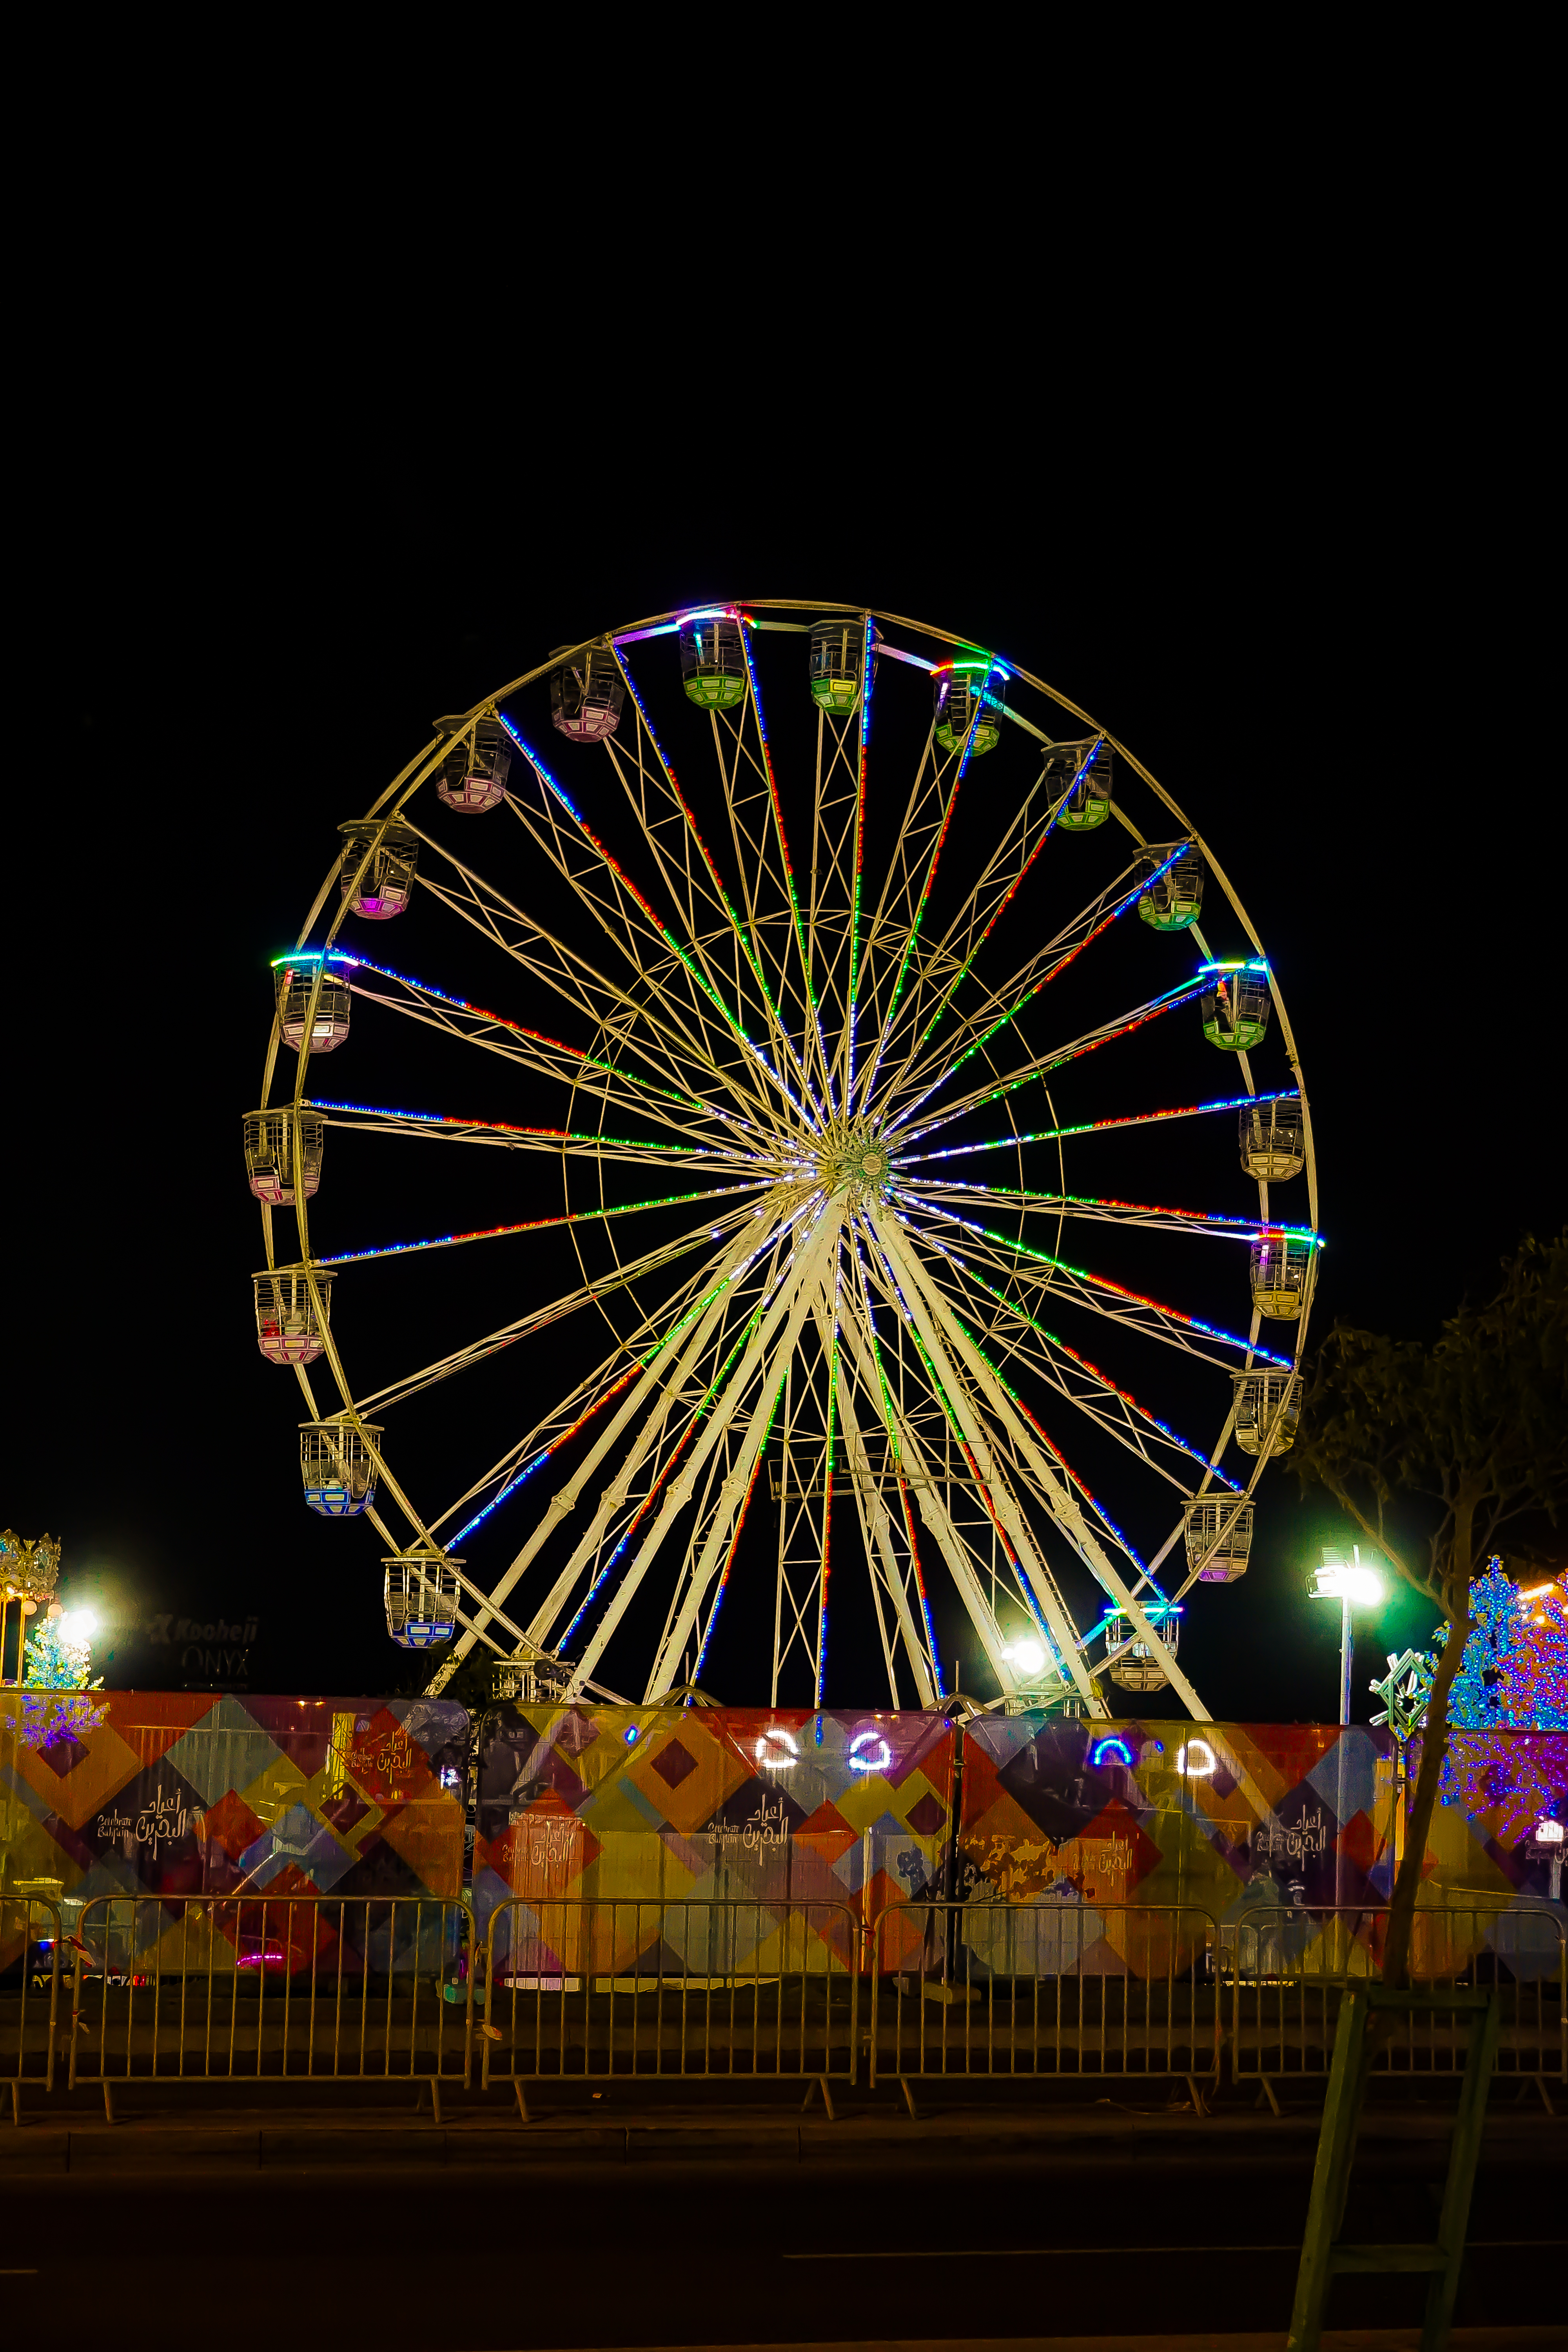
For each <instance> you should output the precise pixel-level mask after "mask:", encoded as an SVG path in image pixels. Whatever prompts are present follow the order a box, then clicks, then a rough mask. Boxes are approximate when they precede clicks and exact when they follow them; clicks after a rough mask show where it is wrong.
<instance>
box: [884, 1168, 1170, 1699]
mask: <svg viewBox="0 0 1568 2352" xmlns="http://www.w3.org/2000/svg"><path fill="white" fill-rule="evenodd" d="M869 1222H870V1223H871V1225H872V1228H873V1230H874V1231H875V1232H876V1234H877V1236H878V1239H879V1242H880V1243H881V1244H882V1246H883V1249H884V1252H885V1253H887V1254H888V1255H890V1256H892V1257H893V1259H894V1260H895V1262H897V1263H899V1264H900V1265H902V1267H903V1270H904V1272H905V1274H906V1275H907V1276H908V1279H909V1283H910V1302H911V1306H913V1305H914V1303H915V1301H916V1300H917V1299H923V1302H924V1305H925V1308H926V1312H927V1314H928V1315H929V1316H930V1318H931V1338H935V1337H936V1336H937V1335H938V1332H939V1330H940V1334H941V1337H942V1339H946V1340H947V1341H948V1342H949V1343H950V1344H951V1345H952V1348H953V1349H954V1350H955V1352H956V1354H957V1356H958V1357H959V1359H960V1360H961V1361H962V1362H963V1366H964V1369H965V1370H966V1371H967V1372H968V1373H969V1375H970V1377H971V1378H972V1379H973V1381H974V1383H975V1386H976V1388H977V1389H978V1391H979V1392H980V1394H981V1395H982V1396H983V1397H984V1399H985V1401H986V1402H987V1403H988V1404H989V1405H990V1408H991V1410H992V1412H994V1415H995V1417H996V1419H997V1421H998V1422H999V1423H1001V1425H1002V1427H1003V1428H1004V1429H1005V1431H1006V1433H1007V1434H1008V1436H1009V1437H1010V1438H1011V1439H1012V1441H1013V1443H1014V1444H1015V1445H1016V1447H1017V1448H1018V1449H1019V1451H1020V1452H1021V1453H1022V1454H1024V1456H1025V1457H1026V1459H1027V1460H1028V1461H1029V1463H1030V1465H1031V1466H1032V1468H1033V1470H1034V1473H1035V1475H1036V1477H1037V1480H1038V1481H1039V1484H1040V1487H1041V1489H1042V1490H1043V1491H1042V1500H1044V1501H1045V1502H1046V1505H1047V1509H1048V1510H1049V1511H1050V1514H1051V1517H1052V1518H1053V1519H1054V1520H1055V1521H1056V1523H1057V1525H1058V1527H1059V1528H1061V1530H1062V1532H1063V1533H1064V1535H1066V1536H1067V1537H1068V1540H1069V1541H1070V1542H1071V1543H1072V1544H1073V1545H1074V1548H1075V1549H1076V1550H1077V1551H1078V1553H1079V1557H1080V1559H1082V1560H1083V1561H1084V1563H1085V1565H1086V1566H1087V1567H1088V1568H1089V1571H1090V1573H1091V1574H1092V1575H1093V1576H1094V1578H1095V1579H1096V1580H1097V1581H1098V1582H1099V1583H1100V1585H1101V1586H1102V1587H1103V1589H1104V1591H1106V1592H1108V1593H1109V1594H1110V1597H1111V1599H1112V1600H1113V1601H1115V1603H1116V1605H1117V1607H1118V1608H1119V1609H1121V1610H1123V1611H1124V1612H1125V1613H1126V1615H1127V1617H1128V1619H1129V1620H1130V1622H1131V1624H1132V1625H1133V1627H1134V1628H1135V1630H1136V1631H1137V1633H1138V1635H1139V1638H1140V1639H1141V1640H1142V1642H1144V1643H1147V1644H1148V1646H1149V1651H1150V1654H1151V1656H1152V1657H1155V1658H1157V1659H1158V1660H1159V1661H1160V1663H1161V1664H1162V1665H1163V1667H1164V1669H1165V1674H1166V1677H1167V1679H1168V1680H1169V1682H1170V1685H1171V1687H1172V1689H1173V1690H1174V1691H1175V1692H1176V1694H1177V1696H1179V1697H1180V1698H1181V1700H1182V1701H1183V1703H1184V1706H1186V1708H1187V1711H1188V1713H1189V1714H1191V1715H1192V1716H1194V1717H1195V1718H1196V1720H1197V1721H1199V1722H1201V1723H1206V1722H1207V1721H1208V1720H1209V1719H1210V1717H1209V1713H1208V1709H1207V1708H1206V1707H1205V1706H1204V1703H1203V1701H1202V1700H1201V1699H1200V1698H1199V1696H1198V1695H1197V1693H1196V1691H1195V1690H1194V1688H1193V1685H1192V1684H1191V1683H1190V1682H1189V1681H1188V1680H1187V1677H1186V1675H1184V1673H1183V1671H1182V1669H1181V1667H1180V1666H1179V1665H1178V1664H1177V1663H1176V1659H1175V1655H1174V1653H1173V1652H1172V1651H1171V1650H1169V1649H1167V1648H1166V1646H1165V1644H1164V1643H1163V1640H1162V1639H1161V1637H1160V1635H1159V1633H1157V1632H1156V1631H1155V1628H1154V1626H1153V1623H1152V1621H1151V1620H1150V1618H1149V1617H1148V1616H1147V1615H1146V1614H1145V1612H1144V1610H1143V1607H1142V1602H1141V1601H1138V1600H1137V1599H1136V1598H1135V1597H1134V1595H1133V1593H1132V1591H1131V1590H1130V1589H1129V1587H1128V1585H1127V1584H1126V1582H1125V1581H1124V1580H1123V1579H1122V1578H1121V1576H1119V1575H1118V1574H1117V1571H1116V1570H1115V1569H1114V1568H1113V1567H1112V1565H1111V1562H1110V1558H1109V1556H1108V1554H1107V1552H1106V1549H1105V1547H1104V1545H1103V1544H1102V1543H1101V1542H1100V1538H1099V1537H1098V1536H1097V1535H1096V1533H1095V1531H1094V1529H1093V1528H1091V1527H1090V1526H1089V1521H1088V1520H1087V1518H1086V1517H1084V1514H1083V1510H1082V1507H1081V1506H1080V1505H1079V1499H1078V1496H1077V1495H1076V1494H1075V1492H1074V1491H1073V1487H1072V1486H1071V1485H1069V1484H1065V1483H1064V1482H1063V1480H1062V1479H1061V1478H1060V1477H1059V1476H1058V1473H1057V1469H1056V1467H1055V1465H1053V1464H1052V1462H1051V1460H1050V1458H1049V1455H1048V1454H1047V1451H1046V1449H1045V1447H1044V1445H1042V1444H1041V1443H1040V1437H1039V1434H1037V1432H1036V1430H1034V1429H1032V1428H1031V1427H1030V1424H1029V1421H1028V1420H1027V1419H1026V1417H1025V1412H1024V1411H1023V1410H1021V1409H1020V1407H1019V1405H1018V1403H1017V1402H1016V1401H1015V1400H1014V1399H1013V1398H1012V1397H1011V1396H1010V1395H1009V1394H1008V1391H1007V1388H1006V1384H1005V1381H1003V1379H1002V1376H1001V1374H1000V1373H999V1372H998V1370H997V1369H996V1367H995V1366H994V1364H993V1363H992V1362H991V1360H990V1359H989V1357H988V1356H986V1354H985V1353H984V1349H982V1348H981V1347H980V1346H979V1344H978V1342H977V1341H976V1340H975V1339H973V1336H972V1335H971V1334H970V1333H969V1332H967V1331H966V1330H965V1329H964V1328H963V1324H962V1323H961V1322H960V1321H959V1319H958V1318H957V1316H956V1315H954V1313H953V1311H952V1307H951V1306H950V1305H949V1304H948V1303H947V1301H946V1300H945V1299H944V1298H943V1297H942V1294H941V1291H940V1290H939V1289H938V1288H937V1287H936V1286H935V1285H934V1284H933V1283H931V1282H930V1281H929V1277H928V1275H927V1270H926V1267H925V1265H924V1263H923V1261H922V1260H921V1256H920V1253H919V1252H918V1250H916V1249H914V1248H913V1247H911V1246H910V1244H909V1243H908V1240H907V1238H906V1236H905V1235H904V1234H903V1233H902V1232H901V1231H900V1228H899V1227H898V1226H897V1225H896V1224H895V1223H893V1221H892V1220H890V1219H888V1218H884V1217H880V1216H879V1215H878V1213H877V1212H876V1211H875V1210H873V1211H872V1212H871V1214H870V1219H869ZM915 1312H916V1314H917V1316H918V1314H919V1307H915ZM928 1344H929V1340H928ZM1135 1564H1138V1563H1135ZM1053 1630H1054V1628H1053ZM1068 1664H1070V1665H1071V1666H1073V1667H1074V1669H1075V1670H1076V1671H1075V1679H1077V1678H1078V1676H1080V1675H1082V1673H1083V1669H1082V1666H1081V1664H1080V1663H1079V1659H1078V1657H1077V1656H1076V1654H1075V1656H1074V1657H1072V1658H1071V1659H1069V1661H1068ZM1085 1679H1087V1677H1085ZM1096 1696H1097V1697H1098V1693H1097V1694H1096ZM1100 1708H1101V1709H1102V1710H1103V1708H1104V1701H1103V1700H1100Z"/></svg>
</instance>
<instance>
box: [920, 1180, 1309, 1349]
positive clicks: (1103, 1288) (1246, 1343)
mask: <svg viewBox="0 0 1568 2352" xmlns="http://www.w3.org/2000/svg"><path fill="white" fill-rule="evenodd" d="M908 1205H909V1204H908V1203H906V1204H905V1206H906V1207H907V1206H908ZM920 1206H921V1211H922V1213H924V1214H925V1215H927V1216H931V1217H935V1218H938V1219H940V1220H941V1221H942V1223H945V1224H950V1225H952V1226H955V1227H957V1228H958V1230H959V1231H960V1232H962V1233H963V1234H964V1235H965V1236H966V1237H967V1239H966V1244H965V1246H966V1249H967V1251H968V1252H969V1253H970V1254H972V1255H975V1256H977V1257H978V1258H979V1259H980V1261H981V1263H982V1264H983V1265H992V1266H994V1267H995V1268H996V1270H997V1271H998V1272H1000V1273H1001V1274H1003V1275H1005V1276H1007V1277H1008V1278H1009V1279H1010V1280H1012V1281H1015V1282H1021V1283H1027V1284H1030V1285H1032V1286H1036V1287H1037V1288H1039V1289H1041V1290H1044V1291H1048V1292H1050V1294H1051V1295H1052V1296H1053V1297H1056V1298H1058V1299H1065V1300H1070V1301H1071V1302H1072V1303H1073V1304H1074V1305H1075V1306H1080V1307H1089V1310H1090V1311H1091V1312H1092V1313H1095V1314H1098V1315H1103V1316H1106V1317H1108V1318H1110V1320H1111V1321H1112V1322H1118V1323H1125V1324H1126V1325H1128V1326H1129V1328H1131V1329H1134V1330H1137V1331H1141V1332H1142V1334H1143V1335H1144V1336H1145V1337H1146V1338H1149V1339H1162V1340H1163V1341H1164V1342H1165V1344H1166V1345H1167V1346H1169V1347H1175V1348H1180V1349H1182V1350H1183V1351H1184V1353H1185V1354H1187V1355H1195V1356H1199V1357H1202V1359H1203V1360H1204V1361H1205V1362H1206V1363H1211V1364H1219V1365H1221V1366H1222V1367H1224V1369H1226V1370H1229V1369H1230V1367H1229V1366H1228V1365H1226V1362H1225V1359H1224V1358H1223V1357H1221V1356H1213V1355H1210V1354H1209V1352H1208V1350H1207V1349H1205V1348H1203V1347H1201V1346H1199V1345H1198V1343H1197V1339H1196V1338H1194V1337H1193V1336H1190V1335H1194V1334H1198V1335H1202V1337H1204V1338H1206V1339H1217V1340H1219V1341H1221V1342H1222V1343H1223V1344H1224V1345H1225V1346H1226V1347H1227V1348H1235V1349H1238V1350H1239V1351H1240V1352H1241V1353H1242V1354H1243V1355H1244V1356H1245V1355H1247V1353H1248V1351H1250V1353H1251V1354H1252V1355H1256V1356H1261V1357H1262V1358H1263V1359H1264V1360H1265V1361H1267V1362H1268V1363H1270V1364H1277V1365H1279V1366H1280V1367H1282V1368H1283V1369H1284V1370H1286V1371H1289V1370H1291V1369H1292V1366H1293V1359H1292V1358H1290V1357H1289V1356H1279V1355H1276V1354H1274V1353H1273V1352H1272V1350H1270V1349H1268V1348H1264V1347H1260V1346H1259V1345H1258V1340H1257V1339H1256V1338H1247V1339H1243V1338H1242V1337H1241V1336H1240V1335H1239V1334H1238V1333H1237V1332H1234V1331H1226V1330H1223V1329H1222V1328H1220V1326H1219V1325H1218V1324H1215V1323H1206V1322H1205V1321H1204V1320H1203V1319H1202V1318H1201V1317H1199V1316H1196V1315H1187V1314H1184V1312H1183V1311H1182V1309H1181V1308H1180V1307H1171V1306H1167V1305H1166V1304H1165V1303H1164V1302H1163V1300H1161V1299H1158V1298H1151V1297H1148V1296H1147V1294H1146V1293H1144V1292H1142V1291H1138V1290H1130V1289H1128V1288H1127V1286H1125V1285H1124V1284H1122V1283H1120V1282H1113V1281H1112V1280H1111V1279H1110V1276H1109V1275H1102V1274H1092V1273H1090V1272H1089V1269H1088V1267H1086V1266H1079V1265H1068V1261H1067V1260H1066V1258H1060V1257H1055V1256H1053V1255H1051V1253H1050V1252H1049V1251H1048V1250H1038V1249H1034V1248H1032V1247H1031V1246H1030V1245H1029V1244H1027V1243H1026V1242H1021V1241H1019V1240H1017V1239H1016V1236H1015V1235H1013V1234H1002V1233H994V1232H993V1231H992V1230H991V1229H990V1227H988V1226H985V1225H978V1224H976V1223H973V1220H972V1219H971V1218H968V1217H961V1216H959V1215H958V1214H957V1213H955V1212H954V1211H952V1210H950V1209H940V1208H937V1207H936V1206H935V1205H934V1204H933V1203H931V1202H922V1203H921V1204H920ZM1112 1301H1114V1302H1115V1303H1114V1304H1111V1302H1112Z"/></svg>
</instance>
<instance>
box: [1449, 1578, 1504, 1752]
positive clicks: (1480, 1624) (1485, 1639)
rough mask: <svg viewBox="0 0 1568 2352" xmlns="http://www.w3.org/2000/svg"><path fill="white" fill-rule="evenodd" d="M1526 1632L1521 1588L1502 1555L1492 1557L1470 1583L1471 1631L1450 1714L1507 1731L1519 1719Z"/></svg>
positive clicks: (1467, 1724)
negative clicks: (1517, 1710)
mask: <svg viewBox="0 0 1568 2352" xmlns="http://www.w3.org/2000/svg"><path fill="white" fill-rule="evenodd" d="M1520 1632H1521V1629H1520V1622H1519V1587H1518V1586H1517V1585H1516V1584H1515V1583H1514V1581H1513V1580H1512V1578H1511V1577H1510V1576H1508V1575H1506V1574H1505V1573H1504V1571H1503V1566H1502V1562H1501V1561H1500V1560H1498V1559H1493V1560H1489V1561H1488V1563H1487V1571H1486V1574H1485V1575H1484V1576H1479V1577H1477V1579H1476V1580H1475V1582H1474V1583H1473V1584H1472V1585H1471V1587H1470V1632H1469V1634H1468V1638H1467V1640H1466V1643H1465V1648H1464V1654H1463V1655H1462V1656H1461V1658H1460V1660H1459V1671H1458V1674H1457V1675H1455V1676H1454V1687H1453V1689H1452V1691H1451V1692H1450V1694H1449V1697H1448V1714H1449V1717H1451V1719H1452V1720H1453V1721H1454V1722H1455V1723H1457V1724H1459V1725H1461V1726H1462V1727H1464V1729H1465V1730H1467V1731H1494V1730H1496V1731H1501V1730H1506V1729H1510V1728H1511V1727H1513V1726H1514V1725H1515V1724H1516V1723H1517V1721H1518V1719H1519V1718H1518V1717H1517V1716H1516V1715H1515V1714H1514V1712H1513V1702H1514V1699H1515V1698H1516V1696H1518V1685H1519V1681H1520V1667H1521V1655H1520V1650H1521V1641H1520ZM1443 1638H1444V1639H1447V1627H1446V1626H1445V1627H1444V1629H1443Z"/></svg>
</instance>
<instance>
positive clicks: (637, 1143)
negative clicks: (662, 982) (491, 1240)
mask: <svg viewBox="0 0 1568 2352" xmlns="http://www.w3.org/2000/svg"><path fill="white" fill-rule="evenodd" d="M304 1108H305V1109H307V1110H338V1111H352V1112H353V1113H355V1114H356V1115H357V1116H358V1117H359V1118H401V1119H406V1120H408V1121H409V1122H410V1123H411V1124H413V1125H414V1126H416V1127H455V1128H461V1129H463V1130H464V1132H465V1133H467V1132H468V1131H470V1130H471V1131H472V1132H473V1133H475V1134H477V1135H528V1136H535V1137H538V1138H539V1139H541V1140H542V1141H544V1142H547V1143H591V1144H594V1145H595V1146H596V1145H601V1144H606V1143H607V1144H613V1145H614V1146H615V1148H616V1150H619V1151H658V1152H661V1153H662V1154H664V1156H665V1157H666V1158H668V1159H674V1158H680V1159H683V1160H691V1159H700V1160H712V1159H719V1158H723V1157H727V1156H728V1155H726V1154H722V1153H718V1152H713V1151H705V1150H703V1149H702V1147H701V1146H700V1144H696V1143H659V1142H657V1141H653V1142H650V1141H649V1140H648V1139H647V1137H646V1136H635V1135H579V1134H577V1133H576V1132H575V1131H574V1129H571V1128H566V1127H513V1126H510V1125H509V1124H508V1122H507V1121H506V1120H504V1119H499V1118H457V1117H455V1116H454V1115H452V1114H451V1113H449V1112H447V1111H438V1110H392V1109H388V1108H386V1107H385V1106H384V1104H379V1103H350V1102H317V1101H314V1100H312V1101H310V1102H308V1103H306V1104H305V1106H304ZM746 1156H747V1157H749V1158H755V1157H756V1154H755V1153H750V1154H747V1155H746Z"/></svg>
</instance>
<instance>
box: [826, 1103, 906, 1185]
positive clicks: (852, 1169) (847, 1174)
mask: <svg viewBox="0 0 1568 2352" xmlns="http://www.w3.org/2000/svg"><path fill="white" fill-rule="evenodd" d="M891 1170H892V1156H891V1154H890V1153H889V1150H888V1147H887V1145H886V1143H884V1142H883V1141H882V1140H881V1139H880V1137H879V1135H878V1134H877V1132H876V1131H875V1129H873V1128H872V1127H870V1126H869V1125H868V1124H865V1123H863V1122H861V1121H859V1120H857V1121H855V1122H854V1123H853V1124H852V1125H840V1126H839V1127H837V1129H834V1130H831V1131H830V1132H829V1133H827V1134H826V1135H825V1136H824V1138H823V1139H822V1142H821V1144H820V1146H819V1147H818V1150H817V1155H816V1172H817V1177H818V1181H820V1182H821V1183H822V1184H823V1185H824V1187H825V1188H826V1190H827V1191H828V1192H847V1193H848V1195H849V1198H850V1200H851V1202H859V1201H863V1200H866V1199H867V1198H868V1197H869V1195H870V1194H872V1193H873V1192H881V1191H882V1190H883V1189H884V1187H885V1186H886V1184H887V1182H888V1179H889V1174H890V1173H891Z"/></svg>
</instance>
